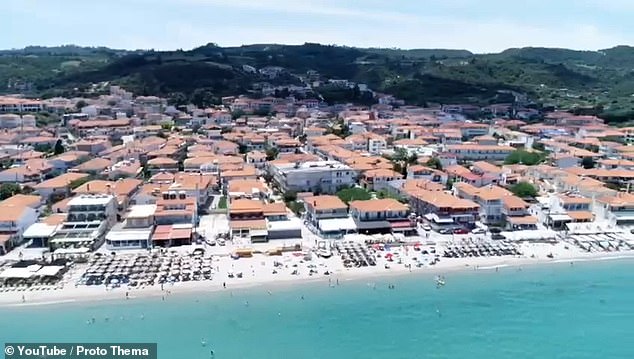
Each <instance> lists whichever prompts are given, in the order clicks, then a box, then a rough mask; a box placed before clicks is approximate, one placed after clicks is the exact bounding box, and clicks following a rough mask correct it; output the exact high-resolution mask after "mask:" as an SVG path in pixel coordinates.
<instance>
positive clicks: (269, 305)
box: [0, 260, 634, 359]
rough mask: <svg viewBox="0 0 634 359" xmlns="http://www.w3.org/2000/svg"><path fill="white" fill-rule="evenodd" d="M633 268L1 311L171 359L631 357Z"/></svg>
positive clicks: (43, 331)
mask: <svg viewBox="0 0 634 359" xmlns="http://www.w3.org/2000/svg"><path fill="white" fill-rule="evenodd" d="M633 269H634V262H633V261H631V260H615V261H603V262H577V263H575V265H574V266H570V265H569V264H567V263H563V264H553V265H546V266H534V267H526V268H523V270H521V271H519V270H518V269H517V268H510V267H509V268H503V269H501V270H500V271H499V272H497V273H496V272H494V271H487V272H483V271H479V272H471V271H465V272H462V273H459V272H452V273H448V274H447V275H446V282H447V284H446V286H444V287H442V288H440V289H437V288H436V286H435V282H434V280H433V276H432V275H425V274H412V275H406V276H402V277H391V278H387V277H383V278H378V279H376V280H374V282H375V283H376V288H373V285H372V284H369V283H368V282H371V281H368V280H358V281H345V282H344V281H342V282H341V283H340V285H339V286H336V287H334V288H330V287H328V283H327V282H322V283H311V284H294V285H291V286H287V287H279V288H276V287H273V288H271V289H272V294H271V295H269V294H267V290H266V287H257V288H250V289H244V290H234V291H232V294H230V292H229V290H227V291H226V292H222V293H209V294H188V295H182V296H178V295H172V296H171V297H170V298H168V299H167V300H166V301H165V302H163V301H162V300H161V298H158V299H156V298H152V299H144V300H140V299H139V300H131V301H120V302H101V303H85V304H78V303H74V304H59V305H45V306H37V307H36V306H34V307H14V308H3V309H0V337H1V338H3V339H4V341H29V342H37V341H45V342H52V341H58V342H74V341H78V342H81V341H83V342H116V341H128V342H146V341H147V342H158V351H159V358H162V359H165V358H168V359H172V358H173V359H197V358H210V357H211V355H210V350H211V349H213V350H214V353H215V358H219V359H220V358H258V359H260V358H391V359H394V358H487V359H497V358H515V359H520V358H527V359H529V358H530V359H533V358H571V359H583V358H588V359H596V358H634V339H633V337H632V334H633V333H634V270H633ZM388 284H394V285H395V289H388ZM302 296H303V298H304V299H302ZM247 301H248V304H247ZM141 315H143V317H141ZM93 317H94V318H95V319H96V323H95V324H87V323H86V322H87V320H89V319H90V318H93ZM106 318H108V320H106ZM202 339H204V340H205V341H206V342H207V344H206V346H203V345H202V344H201V340H202Z"/></svg>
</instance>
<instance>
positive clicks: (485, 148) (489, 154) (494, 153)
mask: <svg viewBox="0 0 634 359" xmlns="http://www.w3.org/2000/svg"><path fill="white" fill-rule="evenodd" d="M514 150H515V149H514V148H513V147H511V146H492V145H473V144H460V145H448V146H447V152H448V153H451V154H454V155H455V156H456V158H457V159H458V160H469V161H479V160H492V161H504V159H506V157H508V155H510V154H511V152H513V151H514Z"/></svg>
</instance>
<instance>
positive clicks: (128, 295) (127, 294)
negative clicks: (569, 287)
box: [125, 292, 130, 300]
mask: <svg viewBox="0 0 634 359" xmlns="http://www.w3.org/2000/svg"><path fill="white" fill-rule="evenodd" d="M125 299H126V300H127V299H130V293H129V292H125Z"/></svg>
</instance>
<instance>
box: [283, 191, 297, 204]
mask: <svg viewBox="0 0 634 359" xmlns="http://www.w3.org/2000/svg"><path fill="white" fill-rule="evenodd" d="M296 200H297V192H295V191H286V192H284V202H286V203H288V202H294V201H296Z"/></svg>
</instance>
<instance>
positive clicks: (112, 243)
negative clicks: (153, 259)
mask: <svg viewBox="0 0 634 359" xmlns="http://www.w3.org/2000/svg"><path fill="white" fill-rule="evenodd" d="M154 212H156V205H155V204H146V205H134V206H130V212H129V213H128V215H127V217H126V219H125V221H124V222H123V223H117V224H116V225H115V226H114V227H113V228H112V230H111V231H110V232H108V234H107V235H106V247H107V248H108V249H139V248H149V247H151V243H150V237H151V235H152V231H153V229H154Z"/></svg>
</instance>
